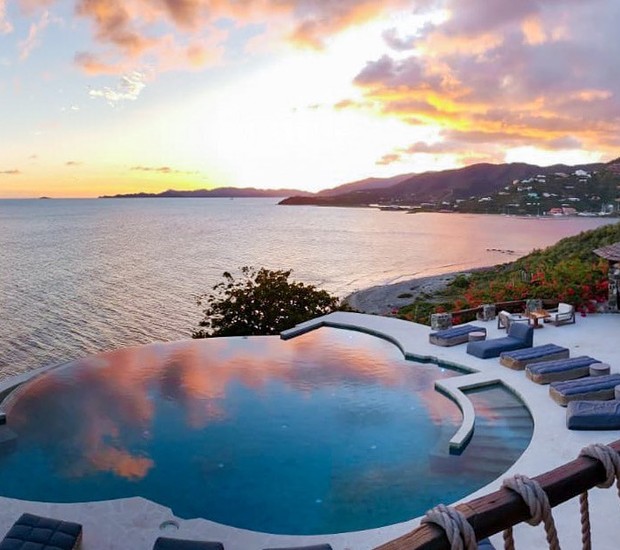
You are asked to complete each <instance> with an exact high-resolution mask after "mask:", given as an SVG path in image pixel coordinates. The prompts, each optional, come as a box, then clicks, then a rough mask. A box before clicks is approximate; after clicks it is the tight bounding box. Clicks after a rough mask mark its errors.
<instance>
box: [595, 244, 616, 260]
mask: <svg viewBox="0 0 620 550" xmlns="http://www.w3.org/2000/svg"><path fill="white" fill-rule="evenodd" d="M594 253H595V254H596V255H597V256H600V257H601V258H605V259H606V260H610V261H612V262H620V241H618V242H617V243H614V244H610V245H609V246H602V247H601V248H597V249H596V250H594Z"/></svg>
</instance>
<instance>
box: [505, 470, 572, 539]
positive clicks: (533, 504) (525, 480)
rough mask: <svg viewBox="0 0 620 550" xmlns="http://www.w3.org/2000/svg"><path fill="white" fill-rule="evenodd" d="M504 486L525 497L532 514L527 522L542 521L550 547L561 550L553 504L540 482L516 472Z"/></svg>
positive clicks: (533, 523)
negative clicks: (552, 508)
mask: <svg viewBox="0 0 620 550" xmlns="http://www.w3.org/2000/svg"><path fill="white" fill-rule="evenodd" d="M502 486H503V487H505V488H506V489H510V490H511V491H514V492H515V493H517V494H518V495H519V496H520V497H521V498H522V499H523V502H525V504H526V505H527V507H528V509H529V511H530V516H531V517H530V519H529V520H527V523H529V524H530V525H538V524H539V523H540V522H541V521H542V522H543V523H544V526H545V533H546V535H547V542H548V543H549V548H551V549H552V550H559V548H560V543H559V541H558V534H557V531H556V529H555V523H554V521H553V516H552V514H551V505H550V504H549V498H548V497H547V493H545V491H544V490H543V488H542V487H541V486H540V483H538V482H537V481H536V480H534V479H530V478H529V477H527V476H524V475H521V474H516V475H515V476H513V477H510V478H507V479H504V481H503V482H502Z"/></svg>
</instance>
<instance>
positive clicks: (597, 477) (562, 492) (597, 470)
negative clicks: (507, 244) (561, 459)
mask: <svg viewBox="0 0 620 550" xmlns="http://www.w3.org/2000/svg"><path fill="white" fill-rule="evenodd" d="M607 447H609V448H610V449H611V450H613V451H614V452H615V454H616V455H618V453H620V440H618V441H614V442H613V443H610V444H609V445H608V446H607ZM593 456H596V454H593V453H589V454H588V453H585V454H582V455H580V456H579V457H578V458H576V459H575V460H573V461H571V462H568V463H566V464H563V465H562V466H559V467H558V468H555V469H554V470H551V471H549V472H546V473H544V474H541V475H539V476H536V477H533V478H532V480H534V481H535V482H536V483H537V484H538V486H540V488H541V489H542V490H543V491H544V493H545V494H546V496H547V500H548V502H549V505H550V506H551V507H552V508H553V507H555V506H557V505H559V504H562V503H563V502H566V501H568V500H571V499H573V498H575V497H578V496H580V495H582V494H583V493H585V492H586V491H588V490H589V489H592V488H594V487H596V486H601V487H603V486H609V484H610V482H609V479H610V477H609V471H608V470H609V468H608V465H606V464H604V462H603V461H602V459H601V458H600V457H598V458H593ZM619 463H620V461H619ZM606 484H607V485H606ZM619 487H620V486H619ZM619 494H620V488H619ZM582 498H583V497H582ZM454 508H455V509H456V510H457V511H458V512H460V516H461V517H463V518H464V519H466V520H467V522H468V523H469V524H470V525H471V527H472V528H473V530H474V532H475V534H476V538H477V539H478V540H481V539H485V538H487V537H489V536H491V535H494V534H496V533H500V532H502V531H505V530H506V529H510V528H511V527H512V526H514V525H517V524H519V523H522V522H527V521H530V520H531V519H532V513H531V511H530V508H529V507H528V505H527V504H526V502H525V501H524V499H523V498H522V497H521V496H520V495H519V494H518V493H517V492H515V491H514V490H513V489H510V488H508V487H506V486H503V487H502V488H501V489H499V490H497V491H495V492H494V493H491V494H488V495H485V496H482V497H480V498H477V499H474V500H471V501H469V502H465V503H463V504H459V505H457V506H455V507H454ZM585 546H586V545H584V547H585ZM450 547H451V544H450V542H449V540H448V537H447V535H446V531H445V530H444V529H443V528H441V527H440V526H439V525H437V524H436V523H432V522H425V523H423V524H422V525H420V527H418V528H417V529H415V530H413V531H411V532H410V533H407V534H405V535H403V536H401V537H399V538H397V539H394V540H392V541H390V542H387V543H385V544H382V545H381V546H378V547H376V548H375V550H447V549H450Z"/></svg>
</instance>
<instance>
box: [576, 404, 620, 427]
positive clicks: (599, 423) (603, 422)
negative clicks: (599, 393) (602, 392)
mask: <svg viewBox="0 0 620 550" xmlns="http://www.w3.org/2000/svg"><path fill="white" fill-rule="evenodd" d="M566 427H567V428H568V429H569V430H618V429H620V401H616V400H615V399H614V400H611V401H571V402H570V403H569V404H568V406H567V407H566Z"/></svg>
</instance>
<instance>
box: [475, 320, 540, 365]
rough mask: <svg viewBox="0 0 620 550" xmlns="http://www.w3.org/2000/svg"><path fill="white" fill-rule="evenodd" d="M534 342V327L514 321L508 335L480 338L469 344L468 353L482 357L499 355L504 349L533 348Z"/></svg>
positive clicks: (487, 357)
mask: <svg viewBox="0 0 620 550" xmlns="http://www.w3.org/2000/svg"><path fill="white" fill-rule="evenodd" d="M533 342H534V329H533V328H532V327H530V326H528V325H525V324H522V323H512V324H511V325H510V328H509V329H508V335H507V336H504V337H503V338H493V339H491V340H480V341H478V342H469V344H467V353H469V354H470V355H473V356H475V357H480V359H489V358H491V357H499V355H500V354H501V353H502V352H503V351H512V350H515V349H523V348H531V347H532V345H533Z"/></svg>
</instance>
